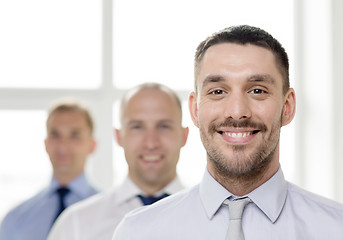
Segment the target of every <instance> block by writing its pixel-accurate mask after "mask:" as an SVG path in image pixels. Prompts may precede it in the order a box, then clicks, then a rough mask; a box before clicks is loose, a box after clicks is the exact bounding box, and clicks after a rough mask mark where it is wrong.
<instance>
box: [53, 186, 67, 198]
mask: <svg viewBox="0 0 343 240" xmlns="http://www.w3.org/2000/svg"><path fill="white" fill-rule="evenodd" d="M56 192H57V193H58V195H59V197H60V198H62V199H63V198H64V197H65V196H66V195H67V194H68V193H69V192H70V190H69V188H66V187H60V188H58V189H57V190H56Z"/></svg>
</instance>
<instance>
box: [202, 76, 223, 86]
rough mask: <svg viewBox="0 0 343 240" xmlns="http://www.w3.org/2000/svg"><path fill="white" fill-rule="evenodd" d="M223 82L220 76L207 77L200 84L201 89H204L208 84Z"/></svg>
mask: <svg viewBox="0 0 343 240" xmlns="http://www.w3.org/2000/svg"><path fill="white" fill-rule="evenodd" d="M224 81H225V79H224V78H223V77H222V76H220V75H209V76H207V77H206V78H205V79H204V81H203V83H202V87H205V86H206V85H208V84H210V83H216V82H224Z"/></svg>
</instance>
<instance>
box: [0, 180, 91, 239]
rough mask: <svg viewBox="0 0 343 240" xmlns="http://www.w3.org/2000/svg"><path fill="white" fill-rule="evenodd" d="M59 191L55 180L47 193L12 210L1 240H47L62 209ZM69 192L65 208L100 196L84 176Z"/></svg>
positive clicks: (76, 181)
mask: <svg viewBox="0 0 343 240" xmlns="http://www.w3.org/2000/svg"><path fill="white" fill-rule="evenodd" d="M57 188H59V184H58V182H57V181H56V180H55V179H52V180H51V183H50V185H49V186H48V187H47V188H46V189H43V190H42V191H41V192H39V193H38V194H37V195H35V196H33V197H32V198H30V199H28V200H26V201H25V202H23V203H21V204H20V205H19V206H17V207H15V208H14V209H12V210H11V211H10V212H9V213H8V214H7V215H6V216H5V218H4V219H3V221H2V223H1V227H0V240H46V238H47V236H48V232H49V230H50V228H51V225H52V222H53V220H54V218H55V216H56V213H57V211H58V207H59V197H58V194H57V193H56V190H57ZM68 188H69V189H70V192H69V193H68V194H67V195H66V197H65V203H66V206H69V205H71V204H73V203H75V202H78V201H80V200H82V199H85V198H87V197H89V196H91V195H93V194H95V193H96V192H97V191H96V190H95V189H94V188H93V187H92V186H91V185H90V184H89V182H88V181H87V180H86V178H85V176H84V175H83V174H82V175H80V176H79V177H77V178H76V179H74V180H73V181H72V182H71V183H70V184H69V185H68Z"/></svg>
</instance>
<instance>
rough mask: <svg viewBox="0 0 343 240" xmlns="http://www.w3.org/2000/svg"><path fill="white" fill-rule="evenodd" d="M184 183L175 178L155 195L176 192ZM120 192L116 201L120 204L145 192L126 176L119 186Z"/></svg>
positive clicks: (118, 190)
mask: <svg viewBox="0 0 343 240" xmlns="http://www.w3.org/2000/svg"><path fill="white" fill-rule="evenodd" d="M183 188H184V187H183V185H182V184H181V181H180V179H179V178H178V177H176V178H174V180H173V181H171V182H170V183H169V184H168V185H167V186H166V187H165V188H163V189H161V190H160V191H158V192H157V193H156V194H155V195H154V196H159V195H162V194H163V193H168V194H169V195H171V194H174V193H176V192H178V191H180V190H181V189H183ZM116 191H117V192H118V193H120V194H117V197H116V199H115V200H114V201H115V204H120V203H123V202H126V201H128V200H129V199H131V198H134V197H137V195H139V194H142V195H144V192H143V191H142V190H141V189H139V188H138V186H137V185H136V184H135V183H134V182H133V181H132V180H131V179H130V178H129V177H126V178H125V180H124V182H123V183H122V184H121V185H120V186H119V187H118V188H117V190H116Z"/></svg>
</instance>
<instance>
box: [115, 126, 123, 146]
mask: <svg viewBox="0 0 343 240" xmlns="http://www.w3.org/2000/svg"><path fill="white" fill-rule="evenodd" d="M114 135H115V138H116V140H117V143H118V145H119V146H121V147H122V145H121V135H120V130H119V129H114Z"/></svg>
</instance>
